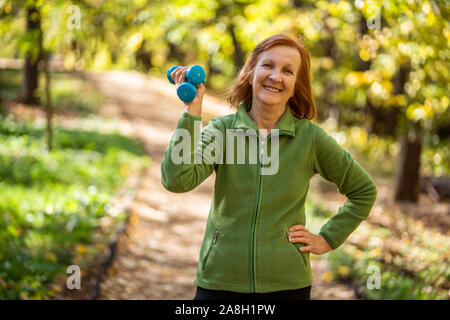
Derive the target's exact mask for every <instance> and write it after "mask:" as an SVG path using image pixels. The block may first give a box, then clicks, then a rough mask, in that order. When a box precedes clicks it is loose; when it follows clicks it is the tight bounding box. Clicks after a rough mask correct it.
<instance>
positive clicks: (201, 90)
mask: <svg viewBox="0 0 450 320" xmlns="http://www.w3.org/2000/svg"><path fill="white" fill-rule="evenodd" d="M188 69H189V67H183V66H180V67H178V68H176V69H175V70H173V71H172V73H171V74H170V76H171V77H172V79H173V81H175V85H176V88H177V89H178V86H179V85H180V84H182V83H183V82H185V79H186V73H187V70H188ZM196 88H197V94H196V96H195V98H194V100H192V101H191V102H189V103H187V102H185V108H184V111H186V112H188V113H190V114H192V115H194V116H199V117H200V116H201V115H202V103H203V96H204V95H205V86H204V85H203V83H200V84H199V85H197V86H196Z"/></svg>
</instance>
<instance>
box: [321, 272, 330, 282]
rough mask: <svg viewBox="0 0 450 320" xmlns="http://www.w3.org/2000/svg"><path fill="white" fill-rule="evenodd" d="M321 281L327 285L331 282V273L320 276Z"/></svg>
mask: <svg viewBox="0 0 450 320" xmlns="http://www.w3.org/2000/svg"><path fill="white" fill-rule="evenodd" d="M322 280H323V281H324V282H327V283H329V282H331V281H333V273H332V272H331V271H327V272H325V273H324V274H323V276H322Z"/></svg>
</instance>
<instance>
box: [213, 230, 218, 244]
mask: <svg viewBox="0 0 450 320" xmlns="http://www.w3.org/2000/svg"><path fill="white" fill-rule="evenodd" d="M218 236H219V231H217V230H216V233H215V234H214V240H213V244H215V243H216V241H217V237H218Z"/></svg>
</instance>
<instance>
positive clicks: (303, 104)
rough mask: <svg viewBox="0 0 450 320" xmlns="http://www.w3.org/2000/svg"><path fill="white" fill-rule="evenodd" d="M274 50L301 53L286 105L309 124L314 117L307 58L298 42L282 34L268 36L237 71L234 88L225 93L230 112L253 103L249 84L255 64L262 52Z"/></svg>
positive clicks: (300, 42)
mask: <svg viewBox="0 0 450 320" xmlns="http://www.w3.org/2000/svg"><path fill="white" fill-rule="evenodd" d="M275 46H288V47H292V48H295V49H297V50H298V52H299V53H300V58H301V61H300V67H299V70H298V71H299V72H298V73H297V79H296V81H295V93H294V95H293V96H292V97H291V98H290V99H289V100H288V105H289V107H290V108H291V111H292V114H293V115H294V116H295V117H297V118H298V119H302V118H307V119H309V120H311V119H312V118H314V117H315V116H316V107H315V104H314V99H313V95H312V89H311V77H310V73H309V70H310V65H311V62H310V58H309V57H310V55H309V52H308V49H306V47H305V46H304V44H303V41H301V39H298V40H295V39H292V38H291V37H289V36H287V35H284V34H277V35H273V36H270V37H268V38H266V39H264V40H263V41H261V42H260V43H259V44H258V45H257V46H256V47H255V49H253V51H252V52H251V54H250V57H249V59H248V60H247V61H246V62H245V64H244V66H243V67H242V69H241V70H240V71H239V74H238V76H237V77H236V80H235V81H234V83H233V85H232V86H231V87H230V88H229V89H228V90H227V95H228V99H227V100H228V102H230V104H231V107H232V108H234V109H237V108H238V106H239V105H240V104H241V103H242V102H244V101H247V100H251V99H252V87H251V85H250V83H249V82H250V80H251V77H252V75H253V70H254V68H255V66H256V63H257V61H258V56H259V54H260V53H261V52H263V51H265V50H268V49H270V48H272V47H275Z"/></svg>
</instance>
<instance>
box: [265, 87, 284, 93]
mask: <svg viewBox="0 0 450 320" xmlns="http://www.w3.org/2000/svg"><path fill="white" fill-rule="evenodd" d="M263 87H264V89H266V90H268V91H271V92H280V91H281V90H278V89H274V88H270V87H266V86H263Z"/></svg>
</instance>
